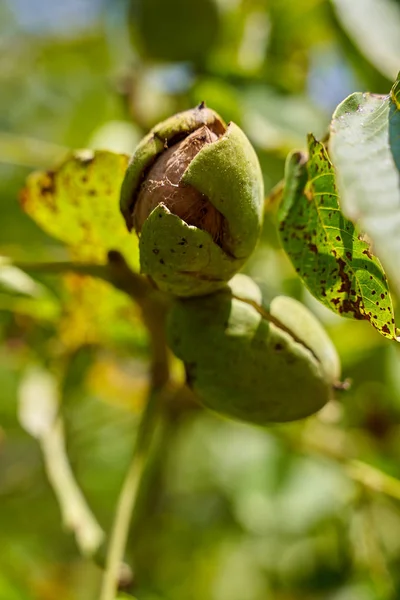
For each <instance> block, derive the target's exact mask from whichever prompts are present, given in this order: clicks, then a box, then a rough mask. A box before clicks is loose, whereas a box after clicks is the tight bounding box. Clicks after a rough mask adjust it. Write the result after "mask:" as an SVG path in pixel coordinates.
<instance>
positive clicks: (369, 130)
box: [329, 35, 400, 294]
mask: <svg viewBox="0 0 400 600" xmlns="http://www.w3.org/2000/svg"><path fill="white" fill-rule="evenodd" d="M398 39H399V43H400V35H398ZM329 152H330V156H331V157H332V161H333V163H334V165H335V169H336V178H337V183H338V187H339V190H340V197H341V205H342V210H343V212H344V214H345V215H346V216H347V217H348V218H349V219H351V220H352V221H353V222H355V223H357V224H358V226H359V227H360V229H362V230H363V231H365V232H366V233H367V234H368V236H369V238H370V239H371V240H372V243H373V247H374V250H375V252H376V254H377V255H378V256H379V258H380V259H381V261H382V264H383V266H384V267H385V270H386V272H387V273H388V275H389V277H390V281H391V282H392V283H393V286H394V287H395V288H396V291H397V293H398V294H400V74H399V77H398V78H397V81H396V82H395V84H394V86H393V88H392V90H391V93H390V95H387V96H378V95H376V94H362V93H356V94H352V95H351V96H349V97H348V98H346V100H344V101H343V102H342V103H341V104H339V106H338V107H337V109H336V110H335V112H334V114H333V118H332V123H331V130H330V139H329Z"/></svg>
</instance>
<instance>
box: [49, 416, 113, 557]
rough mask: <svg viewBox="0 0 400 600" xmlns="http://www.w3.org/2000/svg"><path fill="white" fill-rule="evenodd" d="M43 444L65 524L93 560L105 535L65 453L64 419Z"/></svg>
mask: <svg viewBox="0 0 400 600" xmlns="http://www.w3.org/2000/svg"><path fill="white" fill-rule="evenodd" d="M39 443H40V446H41V448H42V453H43V458H44V463H45V468H46V472H47V477H48V479H49V481H50V484H51V486H52V488H53V490H54V493H55V495H56V497H57V500H58V503H59V506H60V510H61V516H62V521H63V523H64V525H65V527H67V529H70V530H71V531H73V532H74V534H75V538H76V542H77V544H78V547H79V549H80V551H81V552H82V554H83V555H85V556H91V555H92V554H93V553H94V552H96V551H97V550H98V549H99V547H100V544H101V543H102V541H103V539H104V533H103V531H102V529H101V528H100V526H99V524H98V523H97V521H96V520H95V518H94V517H93V514H92V513H91V511H90V509H89V507H88V505H87V504H86V500H85V498H84V496H83V494H82V492H81V490H80V488H79V486H78V484H77V483H76V481H75V478H74V475H73V473H72V470H71V465H70V464H69V462H68V458H67V454H66V450H65V439H64V428H63V424H62V422H61V420H60V418H58V419H57V420H56V421H55V423H54V424H53V426H52V427H51V428H50V429H49V430H48V431H47V432H46V433H45V434H44V435H43V436H41V437H40V438H39Z"/></svg>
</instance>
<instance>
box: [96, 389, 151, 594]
mask: <svg viewBox="0 0 400 600" xmlns="http://www.w3.org/2000/svg"><path fill="white" fill-rule="evenodd" d="M158 404H159V394H158V393H157V391H153V392H151V394H150V397H149V400H148V402H147V405H146V407H145V409H144V412H143V415H142V419H141V421H140V424H139V429H138V435H137V439H136V444H135V448H134V451H133V456H132V460H131V464H130V466H129V468H128V472H127V474H126V477H125V480H124V483H123V486H122V490H121V493H120V496H119V499H118V503H117V508H116V514H115V520H114V524H113V527H112V531H111V537H110V543H109V548H108V553H107V559H106V570H105V573H104V578H103V584H102V589H101V593H100V597H99V600H114V598H115V594H116V592H117V587H118V579H119V570H120V565H121V563H122V560H123V556H124V551H125V546H126V542H127V538H128V532H129V527H130V523H131V520H132V513H133V510H134V507H135V503H136V500H137V497H138V491H139V487H140V482H141V480H142V475H143V471H144V467H145V464H146V458H147V455H148V452H149V449H150V446H151V441H152V438H153V436H152V433H153V431H154V430H155V427H156V424H157V417H158V414H159V411H158Z"/></svg>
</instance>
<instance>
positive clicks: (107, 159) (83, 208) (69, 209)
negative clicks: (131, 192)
mask: <svg viewBox="0 0 400 600" xmlns="http://www.w3.org/2000/svg"><path fill="white" fill-rule="evenodd" d="M127 163H128V157H127V156H125V155H124V154H115V153H112V152H106V151H97V152H92V151H82V152H79V153H75V154H73V155H71V156H69V157H68V158H67V159H66V160H65V161H64V162H63V163H61V165H60V166H59V167H58V168H57V169H55V170H54V171H48V172H37V173H33V174H32V175H30V176H29V177H28V180H27V184H26V187H25V188H24V190H23V191H22V193H21V204H22V207H23V209H24V210H25V211H26V212H27V213H28V214H29V215H30V216H31V217H32V218H33V219H34V220H35V221H36V222H37V223H38V225H40V227H42V228H43V229H44V230H45V231H46V232H47V233H49V234H50V235H52V236H53V237H55V238H57V239H59V240H61V241H62V242H64V243H66V244H67V245H68V246H70V248H71V251H72V254H73V256H74V257H75V258H76V259H78V260H85V261H91V262H100V263H102V262H105V261H106V257H107V252H108V251H109V250H119V251H120V252H121V253H122V254H123V255H124V257H125V259H126V260H127V262H128V263H129V264H130V265H131V266H134V267H135V266H137V262H138V251H137V242H136V239H135V236H133V235H130V234H129V233H128V232H127V230H126V226H125V223H124V220H123V218H122V216H121V214H120V212H119V192H120V187H121V183H122V179H123V177H124V174H125V170H126V166H127Z"/></svg>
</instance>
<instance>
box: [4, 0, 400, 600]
mask: <svg viewBox="0 0 400 600" xmlns="http://www.w3.org/2000/svg"><path fill="white" fill-rule="evenodd" d="M381 3H382V6H383V5H385V11H386V12H385V11H384V12H382V15H383V14H389V13H390V15H391V17H390V19H388V18H386V19H385V18H382V19H380V20H371V19H369V20H368V19H363V31H364V32H366V33H365V35H364V38H363V39H360V35H359V31H357V35H356V34H355V31H354V28H352V21H351V19H349V18H347V19H344V15H346V14H347V15H348V13H345V12H344V11H345V5H346V2H344V0H341V1H340V2H338V1H335V2H333V1H332V3H330V2H328V1H327V0H207V2H204V1H197V2H195V1H193V0H186V2H184V3H182V1H181V0H163V1H162V2H161V0H157V1H156V0H141V1H140V2H139V1H138V0H132V1H131V2H129V1H128V0H118V1H112V0H108V1H107V0H102V1H100V0H97V1H94V0H93V1H90V0H69V1H68V2H65V3H61V2H51V1H50V0H46V1H42V0H32V1H29V0H25V1H24V0H18V1H15V0H0V48H1V51H0V88H1V94H0V193H1V202H0V254H2V255H6V256H9V257H11V258H13V259H16V260H21V261H27V260H29V261H39V260H41V261H52V260H63V259H67V254H66V250H65V249H64V247H62V246H61V245H60V244H59V243H57V242H56V241H55V240H54V239H52V238H50V237H49V236H48V235H46V233H44V232H43V231H42V230H40V229H39V227H38V226H36V225H35V224H34V223H33V221H31V220H30V219H29V218H28V217H27V216H26V215H25V214H24V213H23V212H22V211H21V209H20V207H19V204H18V201H17V199H18V196H19V192H20V189H21V188H22V187H23V185H24V181H25V179H26V176H27V175H28V173H29V172H30V171H32V170H33V169H36V168H44V167H46V168H51V167H52V166H53V165H54V164H55V163H57V162H58V161H60V160H61V159H62V157H63V156H64V155H65V154H66V152H67V151H68V149H71V148H73V149H75V148H87V147H90V148H96V149H102V150H104V149H113V150H116V151H120V152H128V153H129V152H131V151H132V150H133V148H134V146H135V143H136V142H137V140H138V139H139V137H140V136H141V135H142V134H143V133H144V132H145V131H146V130H147V129H148V128H149V127H151V126H152V125H154V124H155V123H157V122H158V121H160V120H161V119H163V118H165V117H166V116H168V115H169V114H171V113H173V112H176V111H178V110H183V109H186V108H189V107H191V106H193V105H195V104H197V103H199V102H200V101H202V100H204V101H206V102H207V103H208V104H209V105H210V106H212V107H213V108H214V109H215V110H217V111H218V112H220V113H221V114H222V116H223V117H224V118H225V119H226V120H228V121H229V120H234V121H235V122H237V123H238V124H239V125H240V126H241V127H243V128H244V130H245V131H246V133H247V134H248V136H249V137H250V139H251V141H252V142H253V143H254V145H255V147H256V150H257V152H258V155H259V158H260V162H261V165H262V169H263V174H264V179H265V186H266V191H267V193H269V192H270V191H271V190H272V188H273V186H274V185H275V184H276V183H278V182H279V180H280V179H281V178H282V176H283V169H284V159H285V156H286V154H287V152H288V151H289V150H291V149H292V148H293V147H298V148H299V149H303V148H304V147H305V145H306V134H307V133H308V132H310V131H313V132H314V133H315V134H316V135H318V136H322V135H323V134H324V132H325V130H326V127H327V126H328V124H329V120H330V115H331V113H332V111H333V109H334V108H335V106H336V105H337V104H338V103H339V102H340V101H341V100H342V99H343V98H344V97H345V96H347V95H348V94H350V93H351V92H353V91H356V90H359V91H367V90H370V91H373V92H379V93H387V92H388V91H389V89H390V85H391V84H390V81H389V78H394V76H395V75H396V73H392V67H390V65H392V64H393V62H396V60H397V61H398V54H397V55H396V56H393V55H391V53H392V52H396V50H397V46H396V43H394V44H391V43H390V40H391V39H393V37H392V31H393V27H396V24H397V25H398V28H397V31H399V30H400V9H399V5H398V3H396V2H395V0H379V2H376V5H379V6H380V5H381ZM354 4H356V3H354ZM359 4H360V3H357V6H358V5H359ZM388 11H389V12H388ZM360 16H363V17H365V16H366V15H365V14H363V12H362V9H361V8H360ZM368 34H370V36H369V37H370V39H386V40H387V44H385V47H384V50H385V52H386V53H389V55H390V57H389V58H386V59H385V58H382V53H380V54H379V59H378V58H377V59H375V58H374V57H375V54H374V52H375V49H374V48H373V45H371V44H369V45H368V44H367V45H366V44H365V39H368ZM363 40H364V41H363ZM377 50H378V49H376V51H377ZM274 219H275V217H274V214H273V212H271V213H270V214H269V215H267V218H266V222H265V227H264V234H263V238H262V243H261V244H260V246H259V249H258V251H257V252H256V253H255V254H254V256H253V257H252V259H251V261H250V262H249V264H248V265H247V267H246V271H247V273H249V274H250V275H251V276H252V277H253V278H254V279H255V280H256V281H257V283H259V285H260V287H261V288H262V289H263V292H264V293H265V296H266V297H267V298H271V297H273V296H274V295H276V294H278V293H284V294H289V295H292V296H294V297H296V298H299V299H301V300H302V301H303V302H304V303H305V304H306V305H307V306H309V307H310V308H311V309H312V310H313V311H314V312H315V313H316V314H317V316H318V317H319V318H320V319H321V320H322V322H323V323H324V324H325V325H326V327H327V328H328V330H329V332H330V334H331V336H332V338H333V340H334V342H335V344H336V346H337V348H338V350H339V353H340V355H341V359H342V362H343V370H344V377H349V378H351V380H352V387H351V389H350V390H349V391H348V392H346V393H342V394H338V395H337V400H336V401H335V402H334V403H332V404H331V405H329V406H328V407H327V408H326V409H325V410H324V411H323V412H322V413H320V414H319V415H318V416H316V417H313V418H311V419H309V420H307V421H306V422H304V423H299V424H294V425H290V426H289V425H287V426H280V427H277V426H274V427H271V428H270V429H268V430H262V429H258V428H255V427H249V426H244V425H240V424H236V423H232V422H228V421H224V420H222V419H219V418H217V417H214V416H213V415H211V414H209V413H206V412H205V411H202V410H200V409H197V410H195V409H193V408H192V407H190V409H189V410H184V409H182V410H181V411H180V412H179V413H178V411H177V414H174V415H173V416H171V419H170V421H169V422H168V423H167V425H166V427H165V428H164V430H163V432H162V439H161V440H160V443H159V447H158V450H156V451H155V452H154V456H152V460H151V469H150V471H149V473H148V474H147V481H146V486H145V490H144V491H143V496H144V497H143V500H142V505H141V510H140V515H139V516H138V517H137V518H136V520H135V522H134V526H133V530H132V534H131V536H130V538H129V545H128V555H127V558H128V559H129V561H132V562H133V563H134V565H135V567H134V574H133V579H132V580H131V581H128V582H127V585H126V589H125V590H121V598H123V597H125V596H124V594H128V596H127V597H132V595H134V596H135V597H137V599H138V600H188V599H189V598H190V600H204V599H210V600H227V599H229V600H243V599H246V600H266V599H268V598H271V599H272V598H273V599H274V600H395V599H397V598H399V597H400V543H399V540H400V506H399V499H398V498H399V488H400V482H397V479H396V478H400V464H399V456H400V435H399V433H400V375H399V373H400V369H399V360H400V354H399V350H398V349H397V347H396V345H394V344H392V343H390V342H389V341H387V340H385V339H383V338H382V337H381V336H379V334H378V333H376V332H375V331H374V330H373V329H372V328H370V327H369V325H368V323H366V322H352V321H347V320H345V319H340V318H339V317H336V316H335V315H333V314H331V313H330V312H329V311H328V310H326V309H325V308H324V307H323V306H321V305H319V304H318V303H317V302H316V301H315V300H313V299H312V298H311V297H310V295H309V294H308V292H306V291H305V289H304V287H303V286H302V284H301V282H300V280H299V279H298V278H297V276H296V274H295V272H294V269H293V267H292V266H291V264H290V262H289V260H288V258H287V257H286V255H285V254H284V252H283V251H282V249H281V248H280V245H279V242H278V238H277V234H276V230H275V226H274ZM3 272H4V271H3ZM98 283H99V282H94V280H91V279H84V280H82V278H79V277H68V278H66V277H63V278H56V277H54V276H53V277H52V276H49V275H47V276H40V277H39V276H37V277H36V276H35V278H34V279H30V278H25V279H23V278H22V279H21V272H18V271H15V270H12V269H11V270H10V269H9V270H8V274H7V275H6V276H3V277H2V279H1V280H0V338H1V347H0V389H1V393H2V395H1V403H0V530H1V544H0V600H81V599H82V600H97V598H98V589H99V581H100V577H101V570H100V568H99V567H97V566H95V565H94V564H93V563H92V562H91V561H90V560H89V559H87V558H82V557H81V556H80V554H79V552H78V549H77V546H76V543H75V540H74V538H73V536H72V535H71V534H70V533H68V532H66V531H65V528H64V527H63V524H62V522H61V516H60V508H59V505H58V503H57V499H56V496H55V493H54V489H52V487H51V486H50V484H49V480H48V477H47V474H46V463H45V461H44V459H43V454H42V453H41V446H40V443H39V441H40V436H39V438H38V437H36V438H35V437H34V436H33V435H32V423H31V422H30V425H29V426H28V431H30V433H28V431H27V430H26V429H27V425H26V422H25V421H24V420H23V419H22V418H21V406H20V398H21V394H20V389H21V384H22V383H23V382H24V381H26V374H27V373H28V372H29V369H31V368H32V367H36V368H39V369H41V370H42V371H44V372H47V373H51V374H52V377H53V378H54V379H55V381H56V384H57V389H58V399H57V402H59V406H58V408H59V411H60V414H61V415H62V417H63V420H64V425H65V431H64V436H65V447H66V448H67V450H68V457H69V461H70V463H71V467H72V471H73V473H74V476H75V478H76V480H77V482H78V484H79V486H80V487H81V489H82V491H83V493H84V496H85V498H86V500H87V502H88V504H89V506H90V507H91V509H92V511H93V513H94V514H95V515H96V518H97V519H98V521H99V523H100V525H101V527H102V528H103V529H104V530H105V531H109V528H110V524H111V522H112V518H113V512H114V507H115V502H116V498H117V496H118V493H119V489H120V485H121V481H122V479H123V475H124V472H125V469H126V466H127V464H128V462H129V457H130V452H131V448H132V444H133V442H134V438H135V428H136V424H137V421H138V415H139V414H140V411H141V408H142V405H143V398H144V394H145V390H146V381H147V379H146V378H147V362H148V358H149V356H148V348H147V344H146V340H145V339H144V333H143V331H142V328H141V325H140V322H139V320H138V319H137V317H135V315H132V316H131V318H130V320H127V319H126V318H125V317H126V312H124V311H126V307H124V306H122V309H123V310H122V312H121V311H120V312H118V310H115V311H114V312H113V311H111V310H109V309H106V310H105V312H102V309H101V306H102V305H103V304H102V300H103V299H105V301H106V302H107V301H108V303H110V302H111V300H110V298H111V295H112V294H114V293H116V292H113V291H111V288H109V286H108V285H107V284H105V283H103V282H102V283H101V284H100V285H98ZM77 290H78V291H77ZM117 304H118V303H117ZM122 304H123V302H122ZM113 306H114V307H115V305H113ZM126 328H131V329H129V332H128V333H127V332H126ZM43 394H44V391H43V390H42V392H40V390H39V392H38V395H37V397H38V410H37V415H35V417H34V418H39V421H40V418H41V415H42V408H41V403H40V398H41V396H42V395H43ZM39 425H40V423H39ZM35 426H36V425H35ZM353 459H358V460H360V461H364V462H365V463H369V464H370V465H372V466H373V467H375V468H376V469H377V470H378V471H377V472H375V471H374V472H373V473H375V479H374V477H373V476H372V475H371V472H370V471H367V472H366V473H365V474H363V473H364V471H363V469H360V468H359V467H360V466H359V465H358V463H354V462H352V461H353ZM379 470H380V471H383V472H385V473H387V474H389V475H391V476H393V479H390V480H384V482H385V484H384V485H383V484H382V485H381V479H379V477H380V476H379V472H380V471H379ZM377 473H378V474H377ZM380 488H384V490H385V491H386V492H387V493H382V492H380V491H379V489H380ZM396 497H397V499H396Z"/></svg>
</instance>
